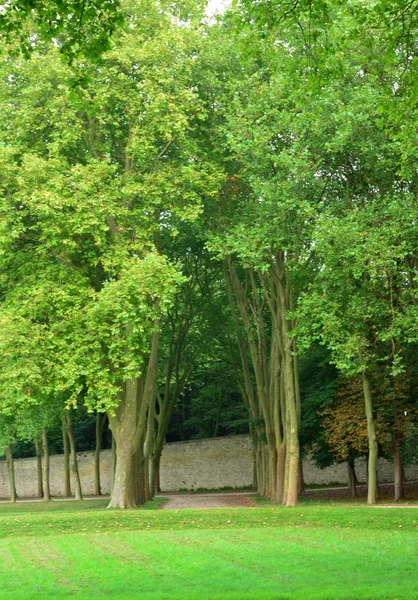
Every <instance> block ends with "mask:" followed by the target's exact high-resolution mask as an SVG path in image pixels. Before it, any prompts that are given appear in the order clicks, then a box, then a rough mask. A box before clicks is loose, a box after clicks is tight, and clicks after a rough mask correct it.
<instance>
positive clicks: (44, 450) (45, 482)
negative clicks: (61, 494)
mask: <svg viewBox="0 0 418 600" xmlns="http://www.w3.org/2000/svg"><path fill="white" fill-rule="evenodd" d="M42 453H43V457H44V465H43V469H42V472H43V491H44V495H43V499H44V500H46V501H48V500H51V492H50V488H49V448H48V434H47V431H46V427H42Z"/></svg>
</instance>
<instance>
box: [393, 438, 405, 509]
mask: <svg viewBox="0 0 418 600" xmlns="http://www.w3.org/2000/svg"><path fill="white" fill-rule="evenodd" d="M393 466H394V470H395V486H394V487H395V490H394V492H395V500H401V499H402V498H404V497H405V492H404V486H403V469H402V462H401V449H400V440H399V434H398V433H397V432H396V431H395V433H394V434H393Z"/></svg>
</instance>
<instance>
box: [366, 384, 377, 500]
mask: <svg viewBox="0 0 418 600" xmlns="http://www.w3.org/2000/svg"><path fill="white" fill-rule="evenodd" d="M363 392H364V402H365V408H366V417H367V436H368V439H369V461H368V490H367V503H368V504H376V499H377V492H378V490H377V439H376V429H375V425H374V418H373V403H372V395H371V391H370V378H369V375H368V374H367V373H366V372H364V373H363Z"/></svg>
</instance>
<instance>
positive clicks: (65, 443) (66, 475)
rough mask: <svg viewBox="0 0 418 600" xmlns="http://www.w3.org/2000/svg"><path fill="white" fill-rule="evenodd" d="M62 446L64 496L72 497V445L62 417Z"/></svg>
mask: <svg viewBox="0 0 418 600" xmlns="http://www.w3.org/2000/svg"><path fill="white" fill-rule="evenodd" d="M62 445H63V447H64V496H65V497H66V498H68V497H69V496H71V481H70V444H69V442H68V433H67V423H66V419H65V416H63V417H62Z"/></svg>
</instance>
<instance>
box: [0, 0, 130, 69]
mask: <svg viewBox="0 0 418 600" xmlns="http://www.w3.org/2000/svg"><path fill="white" fill-rule="evenodd" d="M122 20H123V16H122V12H121V3H120V2H119V0H93V1H91V0H90V1H87V0H82V1H78V0H47V1H39V0H11V1H10V2H6V3H5V4H3V5H2V7H1V10H0V35H1V37H3V39H4V38H6V40H7V39H10V38H12V39H13V38H16V37H17V38H18V39H19V40H20V46H21V49H22V50H23V53H24V55H26V56H29V55H30V53H31V52H33V50H34V48H35V47H36V43H37V39H38V38H39V37H41V38H42V39H43V40H48V41H51V40H53V41H54V42H55V44H56V45H57V46H58V47H59V48H60V51H61V52H62V53H63V54H64V55H66V57H68V58H69V59H73V58H74V57H75V56H77V55H78V54H80V53H81V54H84V55H85V56H87V57H88V58H90V59H97V58H98V57H99V56H100V55H101V54H102V53H103V52H104V51H105V50H107V49H108V48H109V43H110V36H111V34H112V33H113V32H114V30H115V28H117V26H118V25H120V24H121V23H122Z"/></svg>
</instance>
